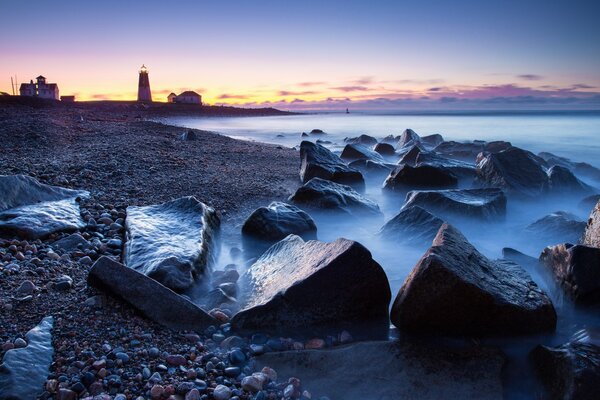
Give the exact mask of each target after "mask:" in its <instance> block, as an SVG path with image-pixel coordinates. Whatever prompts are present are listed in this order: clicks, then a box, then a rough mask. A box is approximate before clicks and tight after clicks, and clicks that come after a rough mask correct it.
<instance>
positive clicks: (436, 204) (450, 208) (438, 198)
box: [403, 189, 506, 220]
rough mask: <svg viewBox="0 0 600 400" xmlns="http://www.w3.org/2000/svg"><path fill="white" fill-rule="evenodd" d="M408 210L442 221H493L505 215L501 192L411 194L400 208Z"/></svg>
mask: <svg viewBox="0 0 600 400" xmlns="http://www.w3.org/2000/svg"><path fill="white" fill-rule="evenodd" d="M410 206H420V207H422V208H424V209H426V210H427V211H429V212H431V213H433V214H436V215H439V216H443V218H447V217H450V218H452V217H463V218H475V219H483V220H496V219H502V218H504V216H505V215H506V196H504V193H503V192H502V190H500V189H455V190H431V191H412V192H408V194H407V195H406V203H405V204H404V206H403V208H408V207H410Z"/></svg>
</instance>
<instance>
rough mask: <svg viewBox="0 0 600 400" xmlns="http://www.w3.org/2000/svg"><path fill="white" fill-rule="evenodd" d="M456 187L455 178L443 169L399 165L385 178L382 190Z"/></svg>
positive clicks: (428, 166) (427, 166) (456, 180)
mask: <svg viewBox="0 0 600 400" xmlns="http://www.w3.org/2000/svg"><path fill="white" fill-rule="evenodd" d="M457 185H458V179H457V178H456V176H455V175H454V174H453V173H452V172H450V171H449V170H447V169H445V168H440V167H433V166H430V165H421V166H418V167H411V166H410V165H400V166H398V167H396V169H394V170H393V171H392V172H391V173H390V175H389V176H388V177H387V179H386V180H385V182H384V184H383V188H384V189H387V190H391V191H407V190H411V189H447V188H455V187H456V186H457Z"/></svg>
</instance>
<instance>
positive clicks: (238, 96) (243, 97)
mask: <svg viewBox="0 0 600 400" xmlns="http://www.w3.org/2000/svg"><path fill="white" fill-rule="evenodd" d="M247 98H248V96H246V95H243V94H229V93H224V94H222V95H220V96H219V97H217V99H219V100H227V99H237V100H246V99H247Z"/></svg>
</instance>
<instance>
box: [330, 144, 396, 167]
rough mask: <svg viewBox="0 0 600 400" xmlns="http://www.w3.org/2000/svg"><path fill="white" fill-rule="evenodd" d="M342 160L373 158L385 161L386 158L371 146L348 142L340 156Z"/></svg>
mask: <svg viewBox="0 0 600 400" xmlns="http://www.w3.org/2000/svg"><path fill="white" fill-rule="evenodd" d="M340 157H341V158H342V160H348V161H354V160H371V161H377V162H380V163H384V162H385V160H384V159H383V157H381V155H380V154H379V153H377V152H375V151H373V150H371V149H370V148H369V147H367V146H365V145H362V144H347V145H346V146H345V147H344V150H342V154H341V156H340Z"/></svg>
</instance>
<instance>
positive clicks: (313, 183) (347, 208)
mask: <svg viewBox="0 0 600 400" xmlns="http://www.w3.org/2000/svg"><path fill="white" fill-rule="evenodd" d="M289 200H290V201H292V202H294V203H296V204H298V205H302V206H305V207H308V208H313V209H320V210H328V211H334V212H341V213H345V214H348V215H357V216H361V215H371V216H373V215H377V216H380V215H381V211H380V210H379V206H378V205H377V204H376V203H375V202H373V201H371V200H369V199H367V198H366V197H364V196H361V195H360V194H359V193H358V192H357V191H355V190H354V189H352V188H351V187H350V186H346V185H340V184H338V183H335V182H331V181H326V180H323V179H320V178H313V179H311V180H310V181H308V182H307V183H305V184H304V185H302V186H301V187H299V188H298V190H296V193H294V194H293V195H292V196H291V197H290V199H289Z"/></svg>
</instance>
